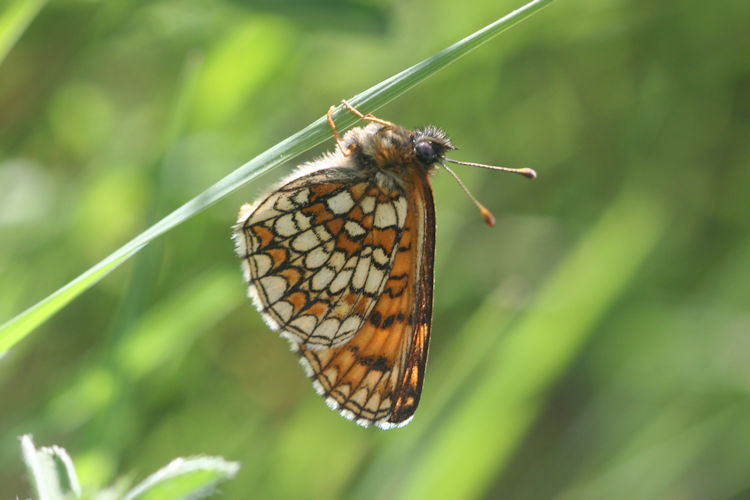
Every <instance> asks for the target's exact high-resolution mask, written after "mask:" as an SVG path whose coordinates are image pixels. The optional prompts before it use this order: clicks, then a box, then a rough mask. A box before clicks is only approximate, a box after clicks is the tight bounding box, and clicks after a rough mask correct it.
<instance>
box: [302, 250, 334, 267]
mask: <svg viewBox="0 0 750 500" xmlns="http://www.w3.org/2000/svg"><path fill="white" fill-rule="evenodd" d="M329 251H330V249H326V248H323V247H315V248H313V249H312V250H310V251H309V252H308V253H307V255H306V256H305V267H306V268H307V269H317V268H319V267H320V266H322V265H323V264H325V263H326V261H327V260H328V255H329V253H328V252H329Z"/></svg>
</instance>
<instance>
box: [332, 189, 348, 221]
mask: <svg viewBox="0 0 750 500" xmlns="http://www.w3.org/2000/svg"><path fill="white" fill-rule="evenodd" d="M326 203H327V204H328V208H329V209H330V210H331V212H333V213H335V214H338V215H341V214H345V213H348V212H349V210H351V209H352V207H353V206H354V200H353V199H352V196H351V195H350V194H349V191H347V190H346V189H344V190H343V191H341V192H340V193H337V194H335V195H334V196H331V197H330V198H328V201H327V202H326Z"/></svg>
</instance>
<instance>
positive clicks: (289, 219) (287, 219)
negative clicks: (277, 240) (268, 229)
mask: <svg viewBox="0 0 750 500" xmlns="http://www.w3.org/2000/svg"><path fill="white" fill-rule="evenodd" d="M293 217H294V215H293V214H286V215H282V216H281V217H279V218H278V219H276V222H274V224H273V230H274V232H275V233H276V234H278V235H279V236H285V237H286V236H292V235H293V234H297V233H298V232H299V231H298V230H297V226H296V225H295V224H294V218H293Z"/></svg>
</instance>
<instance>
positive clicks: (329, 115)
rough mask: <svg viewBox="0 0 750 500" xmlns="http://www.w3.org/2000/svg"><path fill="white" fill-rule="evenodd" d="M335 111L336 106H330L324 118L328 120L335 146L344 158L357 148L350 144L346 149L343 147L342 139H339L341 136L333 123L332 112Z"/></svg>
mask: <svg viewBox="0 0 750 500" xmlns="http://www.w3.org/2000/svg"><path fill="white" fill-rule="evenodd" d="M334 111H336V106H331V107H330V108H328V113H326V118H328V124H329V125H330V126H331V129H332V130H333V136H334V137H335V138H336V144H338V146H339V149H340V150H341V153H342V154H343V155H344V156H349V155H350V154H352V151H354V148H356V147H357V145H356V144H350V145H349V146H348V147H347V146H345V145H344V139H342V138H341V134H339V131H338V130H337V129H336V124H335V123H334V122H333V112H334Z"/></svg>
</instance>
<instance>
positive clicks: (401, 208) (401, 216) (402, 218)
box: [393, 196, 407, 227]
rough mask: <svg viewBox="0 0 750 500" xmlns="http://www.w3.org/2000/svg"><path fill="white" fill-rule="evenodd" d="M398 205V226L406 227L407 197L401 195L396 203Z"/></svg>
mask: <svg viewBox="0 0 750 500" xmlns="http://www.w3.org/2000/svg"><path fill="white" fill-rule="evenodd" d="M393 204H394V205H395V206H396V213H397V214H398V227H404V222H406V209H407V205H406V198H404V197H403V196H401V197H399V199H397V200H396V201H395V202H394V203H393Z"/></svg>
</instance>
